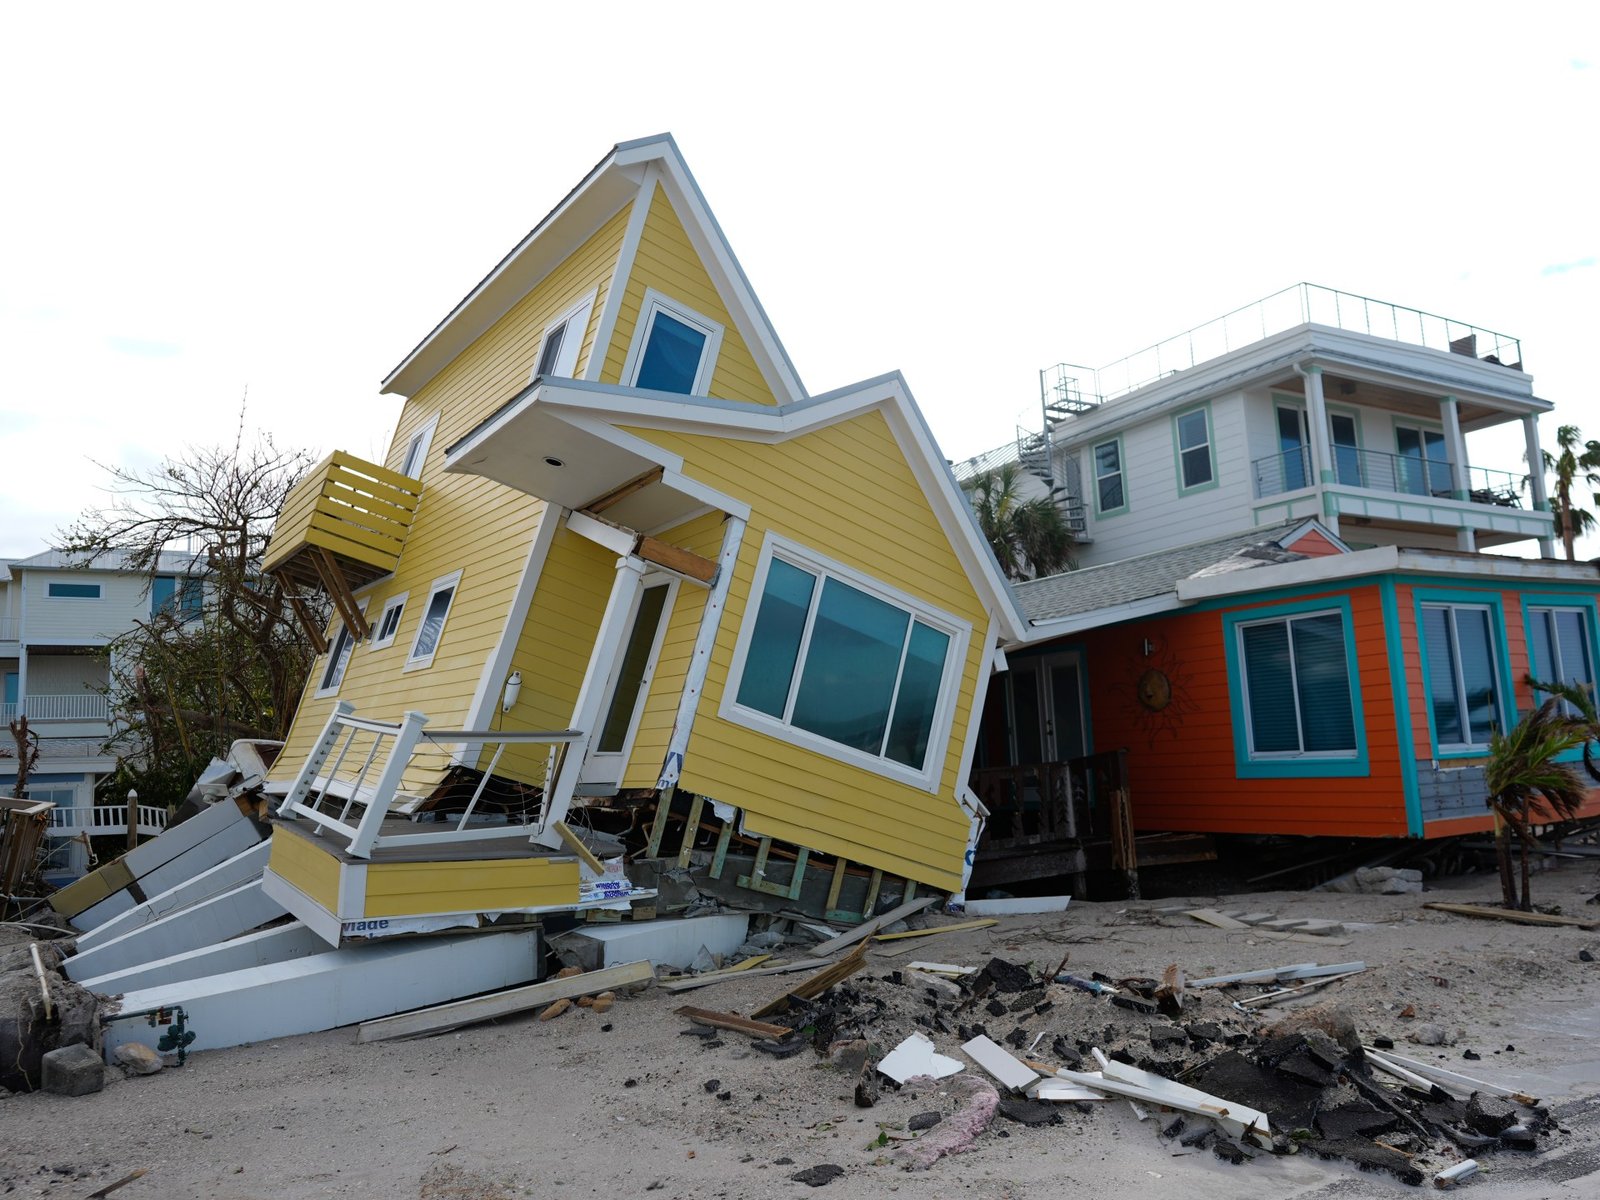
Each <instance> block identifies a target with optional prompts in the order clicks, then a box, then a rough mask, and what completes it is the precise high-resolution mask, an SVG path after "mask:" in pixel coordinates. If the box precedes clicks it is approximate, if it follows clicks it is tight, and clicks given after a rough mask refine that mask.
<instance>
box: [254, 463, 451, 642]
mask: <svg viewBox="0 0 1600 1200" xmlns="http://www.w3.org/2000/svg"><path fill="white" fill-rule="evenodd" d="M421 497H422V483H421V482H420V481H419V480H416V479H412V478H411V477H410V476H407V475H402V474H400V473H399V472H398V471H391V470H389V469H388V468H387V467H380V466H378V465H377V464H376V463H369V462H367V461H366V460H364V459H360V458H357V457H356V456H355V455H353V454H345V453H344V452H343V451H338V450H336V451H334V452H333V453H332V454H330V455H329V456H328V457H327V458H325V459H323V460H322V461H321V462H320V463H318V464H317V465H316V466H315V467H313V468H312V469H311V470H310V471H309V472H307V474H306V476H305V478H304V479H302V480H301V481H300V482H299V483H297V484H295V486H294V488H293V489H292V490H291V491H290V492H289V495H288V496H287V497H286V498H285V500H284V504H283V511H282V512H281V513H279V514H278V521H277V524H276V526H275V527H274V529H273V531H272V541H271V542H270V543H269V544H268V546H267V553H266V558H265V560H264V562H263V564H262V565H263V568H264V569H265V570H266V571H268V572H270V573H276V574H277V575H278V576H280V577H281V578H284V579H286V580H288V581H290V582H291V583H293V584H295V585H298V586H301V587H308V588H317V587H320V588H322V589H323V590H324V591H326V592H327V593H328V595H329V597H330V599H332V600H333V602H334V604H335V606H336V607H337V608H338V609H339V612H340V615H341V616H343V617H344V618H345V621H346V622H347V623H348V624H349V625H350V626H351V627H352V629H354V630H355V631H356V632H357V636H358V637H364V636H366V623H365V621H363V620H362V619H361V614H360V610H359V609H358V608H357V607H356V604H355V602H354V599H353V598H352V597H351V593H352V592H354V591H355V590H356V589H357V588H360V587H363V586H365V585H366V584H369V583H371V582H372V581H373V580H375V579H380V578H382V577H383V576H385V575H388V574H390V573H391V572H392V571H393V570H394V569H395V565H396V564H397V563H398V562H399V560H400V551H401V550H402V549H403V548H404V546H405V541H406V534H407V533H409V532H410V530H411V520H412V517H414V516H415V515H416V511H417V503H418V501H419V500H420V499H421Z"/></svg>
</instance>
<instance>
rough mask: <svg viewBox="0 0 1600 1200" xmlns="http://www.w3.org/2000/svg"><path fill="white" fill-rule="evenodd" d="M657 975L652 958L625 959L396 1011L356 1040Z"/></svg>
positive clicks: (437, 1027)
mask: <svg viewBox="0 0 1600 1200" xmlns="http://www.w3.org/2000/svg"><path fill="white" fill-rule="evenodd" d="M655 977H656V972H655V968H654V967H653V966H651V965H650V964H649V963H648V962H643V961H641V962H632V963H620V964H618V965H617V966H614V967H603V968H602V969H600V970H598V971H587V972H585V973H583V974H581V975H570V976H567V977H566V978H564V979H547V980H545V982H543V983H530V984H528V985H527V986H525V987H518V988H510V989H508V990H506V991H503V992H491V993H489V995H487V996H475V997H473V998H472V999H470V1000H453V1001H451V1002H450V1003H448V1004H436V1005H434V1006H433V1007H431V1008H419V1009H414V1010H413V1011H411V1012H405V1013H397V1014H395V1015H394V1016H392V1017H379V1018H378V1019H377V1020H374V1021H363V1022H362V1023H361V1027H360V1029H359V1030H358V1031H357V1033H356V1041H358V1042H382V1041H387V1040H389V1039H390V1038H401V1037H417V1036H419V1035H422V1034H429V1033H444V1032H446V1031H448V1030H451V1029H459V1028H461V1027H462V1026H463V1025H473V1024H476V1023H477V1022H479V1021H490V1020H493V1019H494V1018H495V1017H505V1016H510V1015H511V1014H512V1013H519V1012H526V1011H528V1010H529V1009H532V1008H539V1007H541V1006H543V1005H547V1004H552V1003H554V1002H555V1001H557V1000H571V999H575V998H576V997H578V996H592V995H595V994H597V993H599V992H607V991H612V990H614V989H617V988H624V987H627V986H628V985H629V984H632V983H643V982H644V981H645V980H650V979H654V978H655Z"/></svg>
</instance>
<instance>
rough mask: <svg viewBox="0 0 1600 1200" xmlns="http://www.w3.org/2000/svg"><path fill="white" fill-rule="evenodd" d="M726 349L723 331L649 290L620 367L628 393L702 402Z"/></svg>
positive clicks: (713, 323)
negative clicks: (676, 395)
mask: <svg viewBox="0 0 1600 1200" xmlns="http://www.w3.org/2000/svg"><path fill="white" fill-rule="evenodd" d="M721 348H722V326H721V325H719V324H717V322H715V321H713V320H712V319H711V318H710V317H704V316H701V315H700V314H699V313H697V312H695V311H694V310H693V309H692V308H687V307H685V306H684V305H682V304H679V303H678V302H677V301H676V300H672V299H669V298H668V297H666V296H664V295H662V294H661V293H660V292H658V291H656V290H655V289H654V288H646V289H645V292H644V304H643V305H642V306H641V308H640V309H639V323H638V324H637V325H635V326H634V329H633V341H632V342H631V343H630V344H629V346H628V357H627V360H626V361H625V362H624V363H623V366H622V382H623V384H624V385H625V386H627V387H636V388H649V389H651V390H653V391H657V392H677V393H679V394H681V395H686V396H703V395H705V394H706V389H707V388H709V387H710V386H711V372H712V371H713V369H714V368H715V367H716V365H717V353H718V351H720V350H721Z"/></svg>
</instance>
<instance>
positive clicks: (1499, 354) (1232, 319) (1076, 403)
mask: <svg viewBox="0 0 1600 1200" xmlns="http://www.w3.org/2000/svg"><path fill="white" fill-rule="evenodd" d="M1306 324H1315V325H1330V326H1332V327H1333V328H1335V329H1345V330H1349V331H1351V332H1353V333H1365V334H1370V335H1372V336H1373V337H1381V338H1388V339H1390V340H1391V341H1396V342H1405V343H1408V344H1410V345H1413V346H1423V347H1426V348H1427V349H1430V350H1439V351H1443V352H1445V353H1448V354H1461V355H1466V356H1467V357H1470V358H1476V359H1480V360H1481V361H1483V362H1488V363H1494V364H1496V365H1498V366H1503V367H1506V368H1507V369H1509V370H1514V371H1520V370H1521V369H1522V342H1521V340H1520V339H1518V338H1514V337H1511V336H1509V335H1507V334H1503V333H1496V332H1495V331H1494V330H1492V329H1485V328H1483V327H1482V326H1480V325H1473V324H1471V323H1469V322H1466V321H1457V320H1455V319H1454V318H1451V317H1441V316H1438V315H1437V314H1435V313H1429V312H1423V311H1422V310H1421V309H1417V308H1407V307H1405V306H1404V305H1401V304H1390V303H1389V302H1388V301H1386V300H1374V299H1372V298H1371V297H1370V296H1358V295H1356V294H1355V293H1353V292H1341V291H1338V290H1336V289H1334V288H1328V287H1322V286H1321V285H1319V284H1314V283H1297V284H1293V285H1292V286H1290V287H1286V288H1284V289H1283V290H1282V291H1280V292H1274V293H1273V294H1272V295H1270V296H1267V297H1265V298H1263V299H1261V300H1257V301H1255V302H1254V303H1252V304H1247V305H1245V306H1244V307H1243V308H1236V309H1234V310H1233V311H1232V312H1230V313H1225V314H1223V315H1222V316H1220V317H1217V318H1216V319H1215V320H1211V321H1207V322H1206V323H1205V324H1204V325H1196V326H1195V327H1194V328H1193V329H1189V330H1185V331H1184V332H1183V333H1180V334H1177V335H1176V336H1174V337H1170V338H1167V339H1165V340H1164V341H1160V342H1157V343H1156V344H1155V345H1153V346H1148V347H1146V348H1145V349H1143V350H1140V351H1137V352H1136V353H1134V354H1130V355H1128V356H1127V357H1126V358H1122V359H1118V360H1117V361H1116V362H1113V363H1110V364H1109V365H1107V366H1103V367H1099V368H1092V367H1079V366H1075V365H1073V364H1071V363H1059V364H1057V365H1056V366H1054V367H1050V368H1047V369H1046V371H1045V376H1046V396H1045V403H1046V406H1047V407H1048V408H1051V409H1052V414H1053V415H1055V416H1066V415H1070V414H1071V413H1074V412H1087V411H1090V410H1092V409H1093V408H1094V407H1095V406H1096V405H1098V404H1103V403H1105V402H1106V401H1108V400H1115V399H1116V398H1117V397H1119V396H1125V395H1127V394H1128V393H1129V392H1133V391H1137V390H1138V389H1139V388H1142V387H1146V386H1148V385H1150V384H1152V383H1155V382H1157V381H1158V380H1161V379H1165V378H1166V377H1167V376H1169V375H1173V374H1176V373H1177V372H1179V371H1186V370H1188V369H1189V368H1190V367H1193V366H1197V365H1199V364H1200V363H1203V362H1207V361H1209V360H1211V359H1214V358H1220V357H1222V356H1223V355H1224V354H1229V353H1231V352H1233V351H1234V350H1238V349H1239V348H1241V347H1243V346H1248V345H1250V344H1251V343H1253V342H1259V341H1262V340H1264V339H1266V338H1269V337H1271V336H1273V335H1274V334H1277V333H1282V332H1284V331H1285V330H1288V329H1293V328H1295V327H1296V326H1299V325H1306Z"/></svg>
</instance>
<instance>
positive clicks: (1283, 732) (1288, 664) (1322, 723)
mask: <svg viewBox="0 0 1600 1200" xmlns="http://www.w3.org/2000/svg"><path fill="white" fill-rule="evenodd" d="M1234 636H1235V637H1237V638H1238V651H1239V667H1240V675H1241V676H1242V677H1243V684H1244V693H1245V694H1244V712H1245V714H1246V718H1247V719H1246V724H1245V732H1246V735H1247V737H1248V739H1249V742H1248V746H1249V753H1250V757H1251V758H1252V759H1268V758H1304V757H1313V758H1353V757H1355V755H1356V753H1357V752H1358V750H1359V741H1358V739H1357V736H1356V714H1355V704H1354V701H1353V699H1352V694H1351V687H1350V672H1351V663H1350V658H1349V655H1348V653H1347V644H1346V631H1345V623H1344V614H1343V613H1342V612H1340V611H1338V610H1333V611H1329V612H1311V613H1297V614H1295V615H1294V616H1287V617H1278V618H1272V619H1267V620H1261V621H1240V622H1239V623H1238V624H1237V625H1235V627H1234Z"/></svg>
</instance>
